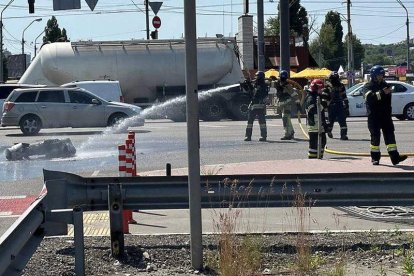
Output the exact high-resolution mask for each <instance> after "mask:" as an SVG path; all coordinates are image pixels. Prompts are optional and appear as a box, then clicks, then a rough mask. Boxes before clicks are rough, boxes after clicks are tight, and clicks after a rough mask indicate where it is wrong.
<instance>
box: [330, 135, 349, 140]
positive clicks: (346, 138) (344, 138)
mask: <svg viewBox="0 0 414 276" xmlns="http://www.w3.org/2000/svg"><path fill="white" fill-rule="evenodd" d="M331 135H332V133H331ZM328 136H329V133H328ZM341 140H344V141H346V140H348V136H346V135H342V136H341Z"/></svg>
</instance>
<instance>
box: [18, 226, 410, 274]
mask: <svg viewBox="0 0 414 276" xmlns="http://www.w3.org/2000/svg"><path fill="white" fill-rule="evenodd" d="M223 237H224V236H223V235H206V236H203V246H204V250H203V254H204V266H205V268H204V270H203V271H194V270H193V269H192V268H191V257H190V247H189V241H190V240H189V236H188V235H160V236H135V235H126V236H125V249H126V254H125V257H123V258H122V260H119V261H118V260H115V259H113V258H112V257H111V256H110V254H111V250H110V238H109V237H107V236H105V237H85V258H86V275H380V276H383V275H414V274H410V273H409V269H410V266H412V269H413V271H414V259H413V258H412V255H414V250H413V249H410V245H411V242H412V240H413V237H414V236H413V234H412V233H406V232H400V231H398V230H395V231H389V232H383V233H378V232H363V233H333V232H326V233H323V234H266V235H264V234H262V235H254V236H253V235H249V236H242V235H238V236H235V235H229V236H226V238H225V239H224V241H230V244H232V245H233V246H235V245H237V244H240V243H242V242H243V241H246V240H250V241H254V242H250V243H249V244H250V247H249V246H246V244H248V243H246V242H244V243H243V244H244V246H242V245H240V246H239V247H238V249H237V250H236V251H237V252H250V253H247V258H244V259H243V258H240V259H241V260H243V261H240V262H233V263H234V265H233V266H232V269H231V270H232V271H233V273H230V274H228V273H227V274H224V273H223V274H220V272H219V269H218V268H217V262H216V260H217V258H218V254H217V252H218V250H217V248H219V246H218V244H220V245H223V244H224V242H223V239H222V238H223ZM220 239H222V240H221V242H219V241H220ZM252 244H253V245H252ZM298 244H299V245H300V246H297V245H298ZM222 247H224V246H221V248H222ZM243 248H249V250H247V251H246V250H243ZM297 248H299V249H304V251H305V252H306V249H307V248H309V249H310V250H311V254H310V255H306V254H298V253H297ZM258 252H260V253H258ZM74 254H75V252H74V247H73V238H68V237H59V238H56V237H55V238H46V239H44V240H43V242H42V244H41V246H40V247H39V248H38V250H37V251H36V253H35V254H34V255H33V257H32V258H31V260H30V261H29V263H28V264H27V266H26V268H25V270H24V271H23V275H75V273H74V261H75V259H74ZM245 256H246V255H245ZM299 256H305V257H306V256H310V258H308V259H306V258H305V259H306V261H302V262H299V263H298V259H299V258H298V257H299ZM246 263H247V264H248V265H250V268H252V266H254V264H256V268H254V269H253V270H254V271H250V268H249V267H247V266H246ZM243 264H244V265H243ZM257 264H259V265H257ZM299 264H303V265H306V264H308V265H309V266H310V270H309V272H302V273H301V271H306V270H304V269H302V270H300V267H301V266H300V265H299ZM404 267H405V268H404ZM237 268H239V272H236V271H237ZM240 268H241V269H240ZM240 271H242V272H240ZM341 272H344V273H342V274H341Z"/></svg>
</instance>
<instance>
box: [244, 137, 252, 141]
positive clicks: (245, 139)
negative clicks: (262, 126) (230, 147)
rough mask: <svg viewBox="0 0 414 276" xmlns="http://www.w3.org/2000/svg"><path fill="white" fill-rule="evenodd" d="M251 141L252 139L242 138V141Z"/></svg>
mask: <svg viewBox="0 0 414 276" xmlns="http://www.w3.org/2000/svg"><path fill="white" fill-rule="evenodd" d="M251 140H252V137H246V138H244V141H246V142H247V141H251Z"/></svg>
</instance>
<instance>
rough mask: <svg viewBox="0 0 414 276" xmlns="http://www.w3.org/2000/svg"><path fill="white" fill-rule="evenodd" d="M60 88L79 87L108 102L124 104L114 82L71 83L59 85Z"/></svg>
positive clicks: (122, 97) (117, 84) (119, 87)
mask: <svg viewBox="0 0 414 276" xmlns="http://www.w3.org/2000/svg"><path fill="white" fill-rule="evenodd" d="M61 86H62V87H79V88H83V89H85V90H88V91H89V92H92V93H93V94H95V95H97V96H99V97H101V98H102V99H104V100H107V101H108V102H124V96H123V95H122V90H121V86H120V85H119V81H114V80H92V81H73V82H69V83H65V84H62V85H61Z"/></svg>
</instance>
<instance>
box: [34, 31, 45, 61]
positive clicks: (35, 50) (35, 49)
mask: <svg viewBox="0 0 414 276" xmlns="http://www.w3.org/2000/svg"><path fill="white" fill-rule="evenodd" d="M45 31H46V29H44V30H43V31H42V32H41V33H40V34H39V35H38V36H37V37H36V38H35V40H34V57H33V58H35V57H36V52H37V47H36V44H37V42H36V41H37V39H38V38H39V37H40V36H41V35H42V34H44V33H45Z"/></svg>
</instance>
